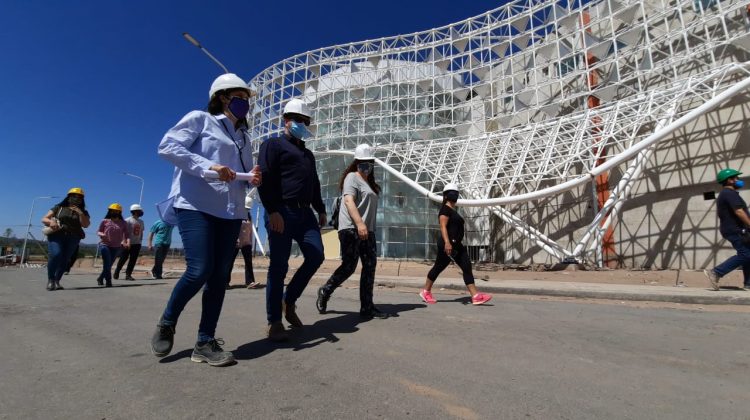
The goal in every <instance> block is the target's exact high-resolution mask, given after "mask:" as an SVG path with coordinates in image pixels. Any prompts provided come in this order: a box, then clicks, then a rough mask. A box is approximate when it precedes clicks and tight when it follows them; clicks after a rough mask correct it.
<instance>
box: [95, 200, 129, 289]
mask: <svg viewBox="0 0 750 420" xmlns="http://www.w3.org/2000/svg"><path fill="white" fill-rule="evenodd" d="M96 234H97V235H99V255H101V256H102V273H101V274H99V277H97V279H96V283H97V284H98V285H99V286H101V285H102V284H104V285H105V286H106V287H112V263H113V262H114V260H115V258H117V256H118V255H119V254H120V252H121V251H122V249H123V248H125V249H127V248H128V246H129V245H130V238H129V237H128V224H127V223H125V221H124V220H123V219H122V206H121V205H120V204H118V203H112V204H110V205H109V207H107V215H106V216H104V220H102V222H101V223H100V224H99V229H98V230H97V231H96Z"/></svg>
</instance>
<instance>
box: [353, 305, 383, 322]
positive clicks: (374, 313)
mask: <svg viewBox="0 0 750 420" xmlns="http://www.w3.org/2000/svg"><path fill="white" fill-rule="evenodd" d="M389 316H390V314H388V313H385V312H380V310H379V309H378V308H376V307H374V306H373V307H372V308H370V309H369V310H367V309H365V310H360V311H359V317H360V318H362V319H373V318H377V319H386V318H388V317H389Z"/></svg>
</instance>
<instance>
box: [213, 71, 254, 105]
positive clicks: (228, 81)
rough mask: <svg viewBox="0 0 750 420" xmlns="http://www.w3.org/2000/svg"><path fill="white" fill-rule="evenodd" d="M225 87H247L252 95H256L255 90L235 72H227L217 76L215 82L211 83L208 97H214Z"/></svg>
mask: <svg viewBox="0 0 750 420" xmlns="http://www.w3.org/2000/svg"><path fill="white" fill-rule="evenodd" d="M225 89H245V90H246V91H247V93H248V94H249V95H250V96H253V95H255V91H253V90H252V89H250V87H249V86H248V85H247V83H245V82H244V81H243V80H242V79H240V78H239V76H237V75H236V74H234V73H225V74H222V75H221V76H219V77H217V78H216V80H214V82H213V83H211V90H209V91H208V99H211V98H213V97H214V94H215V93H216V92H218V91H220V90H225Z"/></svg>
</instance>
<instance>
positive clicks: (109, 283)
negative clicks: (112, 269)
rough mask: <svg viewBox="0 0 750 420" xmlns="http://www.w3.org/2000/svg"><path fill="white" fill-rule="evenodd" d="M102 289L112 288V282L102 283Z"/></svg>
mask: <svg viewBox="0 0 750 420" xmlns="http://www.w3.org/2000/svg"><path fill="white" fill-rule="evenodd" d="M104 287H112V280H107V282H106V283H104Z"/></svg>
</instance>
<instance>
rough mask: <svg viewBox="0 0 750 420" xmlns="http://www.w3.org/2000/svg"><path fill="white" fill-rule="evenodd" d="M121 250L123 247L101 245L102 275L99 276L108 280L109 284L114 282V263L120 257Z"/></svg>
mask: <svg viewBox="0 0 750 420" xmlns="http://www.w3.org/2000/svg"><path fill="white" fill-rule="evenodd" d="M121 250H122V247H119V246H118V247H114V246H107V245H104V244H99V255H101V256H102V273H101V274H100V275H99V278H102V279H104V280H106V281H107V283H111V282H112V263H113V262H114V261H115V258H117V256H118V255H120V251H121Z"/></svg>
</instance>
